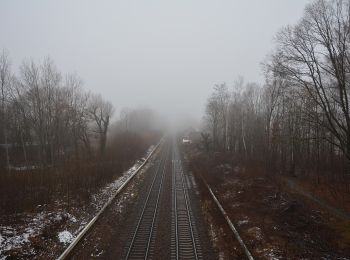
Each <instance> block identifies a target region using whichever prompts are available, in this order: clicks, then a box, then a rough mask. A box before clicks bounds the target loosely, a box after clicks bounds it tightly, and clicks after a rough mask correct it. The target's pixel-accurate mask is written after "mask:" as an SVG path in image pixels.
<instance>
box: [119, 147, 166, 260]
mask: <svg viewBox="0 0 350 260" xmlns="http://www.w3.org/2000/svg"><path fill="white" fill-rule="evenodd" d="M168 152H169V148H168V147H167V149H166V152H165V153H164V154H163V156H162V158H161V160H160V162H159V165H158V168H157V171H156V174H155V175H154V177H153V180H152V184H151V186H150V189H149V191H148V193H147V196H146V199H145V202H144V205H143V208H142V210H141V214H140V216H139V218H138V221H137V225H136V227H135V229H134V231H133V233H132V236H131V239H130V242H129V243H128V246H127V247H126V250H125V253H124V256H123V259H149V258H152V256H153V253H154V250H153V249H154V247H153V244H154V239H155V236H154V234H155V231H156V229H157V225H158V223H156V218H157V213H158V210H159V202H160V195H161V192H162V187H163V180H164V176H165V174H166V165H167V161H168Z"/></svg>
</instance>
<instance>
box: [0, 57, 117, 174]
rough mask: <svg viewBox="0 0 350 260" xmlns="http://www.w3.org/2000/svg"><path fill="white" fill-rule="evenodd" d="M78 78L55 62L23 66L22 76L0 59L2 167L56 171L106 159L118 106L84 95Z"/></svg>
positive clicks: (47, 60) (27, 63)
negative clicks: (67, 163)
mask: <svg viewBox="0 0 350 260" xmlns="http://www.w3.org/2000/svg"><path fill="white" fill-rule="evenodd" d="M82 85H83V83H82V80H81V79H80V78H79V76H78V75H76V74H67V75H63V74H62V73H61V72H60V71H59V70H58V69H57V67H56V66H55V64H54V62H53V60H52V59H50V58H46V59H45V60H44V61H43V62H42V63H36V62H34V61H33V60H29V61H24V62H23V63H22V65H21V66H20V68H19V73H18V75H16V74H14V73H13V72H12V71H11V63H10V60H9V56H8V54H7V52H6V51H2V53H1V54H0V87H1V93H0V98H1V110H0V126H1V129H0V134H1V135H0V140H1V141H0V143H1V156H2V158H1V160H0V162H1V164H2V166H3V167H4V166H5V167H6V168H7V169H11V166H12V165H16V164H20V165H26V166H27V165H28V164H29V163H32V164H35V165H41V166H42V165H54V164H57V163H60V162H62V161H64V160H67V159H69V158H75V159H77V160H78V159H79V157H80V156H89V157H91V156H93V154H92V152H93V150H92V149H91V146H92V145H96V144H95V143H97V144H98V147H99V151H98V155H100V156H103V155H104V153H105V147H106V141H107V131H108V127H109V124H110V118H111V116H112V114H113V106H112V104H111V103H109V102H108V101H105V100H104V99H103V98H102V97H101V96H100V95H96V94H91V93H88V92H86V91H84V90H83V88H82Z"/></svg>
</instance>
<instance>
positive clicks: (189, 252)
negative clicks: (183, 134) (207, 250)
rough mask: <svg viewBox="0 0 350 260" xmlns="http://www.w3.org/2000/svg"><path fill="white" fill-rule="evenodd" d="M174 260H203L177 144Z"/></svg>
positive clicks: (173, 234) (172, 251)
mask: <svg viewBox="0 0 350 260" xmlns="http://www.w3.org/2000/svg"><path fill="white" fill-rule="evenodd" d="M172 162H173V164H172V166H173V167H172V171H173V176H172V177H173V184H172V196H173V201H172V203H173V207H172V238H171V240H172V241H171V247H172V250H171V256H172V259H176V260H178V259H203V255H202V250H201V246H200V242H199V237H198V234H197V232H196V226H195V223H194V218H193V215H192V210H191V206H190V201H189V198H188V194H187V187H186V185H185V181H184V173H183V169H182V163H181V160H180V156H179V151H178V148H177V145H176V143H175V145H174V149H173V160H172Z"/></svg>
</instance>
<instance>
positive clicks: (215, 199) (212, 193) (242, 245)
mask: <svg viewBox="0 0 350 260" xmlns="http://www.w3.org/2000/svg"><path fill="white" fill-rule="evenodd" d="M199 176H200V178H201V179H202V181H203V183H204V185H205V186H206V187H207V189H208V190H209V193H210V195H211V197H212V199H213V200H214V202H215V204H216V206H217V207H218V208H219V210H220V212H221V214H222V215H223V217H224V218H225V220H226V222H227V224H228V225H229V227H230V229H231V230H232V232H233V234H234V236H235V237H236V239H237V240H238V242H239V244H240V245H241V247H242V249H243V251H244V254H245V255H246V257H247V258H248V259H249V260H254V258H253V256H252V254H251V253H250V251H249V249H248V247H247V246H246V244H245V243H244V241H243V239H242V238H241V236H240V235H239V233H238V231H237V229H236V227H235V226H234V224H233V223H232V221H231V219H230V218H229V216H228V214H227V213H226V211H225V210H224V208H223V207H222V205H221V203H220V202H219V200H218V198H217V197H216V196H215V194H214V192H213V191H212V189H211V188H210V186H209V184H208V183H207V182H206V180H205V179H204V177H203V176H202V175H201V174H199Z"/></svg>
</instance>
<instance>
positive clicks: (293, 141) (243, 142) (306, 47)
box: [202, 0, 350, 191]
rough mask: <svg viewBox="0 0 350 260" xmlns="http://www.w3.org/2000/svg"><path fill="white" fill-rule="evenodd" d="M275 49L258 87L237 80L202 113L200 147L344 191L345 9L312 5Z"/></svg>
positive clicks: (348, 49) (349, 10)
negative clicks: (327, 181)
mask: <svg viewBox="0 0 350 260" xmlns="http://www.w3.org/2000/svg"><path fill="white" fill-rule="evenodd" d="M276 42H277V46H276V49H275V51H274V52H273V54H272V55H271V56H270V58H269V59H268V61H267V62H265V64H264V66H263V67H264V73H265V76H266V82H265V84H264V85H263V86H259V85H257V84H251V83H248V84H244V82H243V80H242V79H239V80H237V82H236V83H235V84H234V87H233V90H231V89H229V88H228V87H227V86H226V85H225V84H221V85H217V86H215V88H214V92H213V94H212V95H211V97H210V98H209V99H208V101H207V105H206V116H205V122H206V131H205V133H203V134H202V137H203V144H204V146H205V147H206V148H207V149H208V150H214V151H223V152H228V153H231V154H232V155H233V156H232V158H234V159H235V160H236V161H239V162H242V161H244V162H246V163H252V162H257V163H260V165H263V166H264V168H265V169H266V170H267V171H268V172H270V173H285V174H290V175H293V176H296V175H304V176H305V175H314V176H317V177H319V176H327V177H330V178H331V179H333V180H335V179H337V180H339V181H341V182H343V181H345V183H348V181H346V179H347V176H348V175H349V173H350V113H349V97H350V96H349V93H348V91H350V2H349V1H341V0H329V1H328V0H318V1H315V2H313V3H311V4H309V5H308V6H307V7H306V9H305V13H304V15H303V17H302V18H301V20H300V21H299V22H298V23H297V24H296V25H292V26H287V27H285V28H283V29H282V30H281V31H280V32H279V33H278V34H277V36H276ZM317 179H318V178H317ZM348 191H349V187H348Z"/></svg>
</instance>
